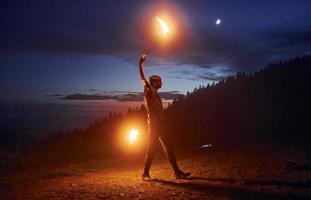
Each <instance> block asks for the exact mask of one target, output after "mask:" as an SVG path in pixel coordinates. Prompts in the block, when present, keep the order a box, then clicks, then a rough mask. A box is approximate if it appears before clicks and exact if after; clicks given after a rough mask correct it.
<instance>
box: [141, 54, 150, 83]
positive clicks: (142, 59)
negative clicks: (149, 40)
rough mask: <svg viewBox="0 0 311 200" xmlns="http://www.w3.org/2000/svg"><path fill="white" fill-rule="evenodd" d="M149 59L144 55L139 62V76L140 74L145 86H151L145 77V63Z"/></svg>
mask: <svg viewBox="0 0 311 200" xmlns="http://www.w3.org/2000/svg"><path fill="white" fill-rule="evenodd" d="M146 59H147V56H146V55H142V56H141V57H140V60H139V74H140V81H141V83H142V84H143V85H144V86H147V85H149V83H148V81H147V79H146V77H145V72H144V62H145V60H146Z"/></svg>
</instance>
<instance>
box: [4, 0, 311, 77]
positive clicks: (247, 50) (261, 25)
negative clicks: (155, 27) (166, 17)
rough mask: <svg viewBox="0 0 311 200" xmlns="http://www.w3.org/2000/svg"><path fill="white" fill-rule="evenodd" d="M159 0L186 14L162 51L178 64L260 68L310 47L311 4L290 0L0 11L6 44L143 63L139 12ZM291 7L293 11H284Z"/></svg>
mask: <svg viewBox="0 0 311 200" xmlns="http://www.w3.org/2000/svg"><path fill="white" fill-rule="evenodd" d="M157 2H160V3H159V4H169V5H175V7H176V8H180V9H181V10H182V11H183V12H184V13H183V14H184V16H185V18H186V19H187V20H186V21H185V23H187V24H185V27H183V29H182V31H183V33H181V34H183V35H184V38H183V40H182V41H180V43H176V44H174V47H172V48H170V49H168V50H167V51H165V52H164V53H163V55H161V53H160V52H155V56H160V57H163V58H170V60H174V62H176V63H177V64H193V65H197V66H199V67H201V68H207V69H210V68H214V67H215V66H218V65H226V66H228V67H229V68H230V69H231V71H254V70H255V69H257V68H258V67H263V66H264V65H265V64H267V63H268V62H270V61H273V60H274V59H276V58H277V59H280V58H284V57H288V56H296V55H300V54H305V53H310V45H309V44H310V42H311V39H310V35H311V34H310V33H311V30H310V27H311V24H310V19H311V17H310V14H308V13H306V12H305V10H307V9H306V8H305V9H303V7H311V6H310V3H308V1H300V2H299V3H296V4H295V3H293V1H289V0H288V1H277V2H274V3H271V4H269V3H267V2H264V3H260V4H258V2H257V1H253V3H256V5H258V6H259V5H260V7H259V8H258V9H257V8H256V7H252V6H250V5H249V6H247V5H245V1H236V2H235V3H234V4H233V3H228V2H225V1H220V2H217V1H196V2H193V1H191V2H192V3H189V1H169V2H172V3H167V2H168V1H139V0H134V1H39V0H37V1H34V0H32V1H27V2H25V1H5V2H4V4H3V5H4V6H2V7H1V14H0V17H1V19H0V20H1V33H0V35H1V40H0V51H1V52H2V53H7V52H15V53H16V52H21V51H35V52H43V53H53V54H86V55H93V54H114V55H117V56H118V55H119V56H120V55H129V56H130V57H129V58H130V59H129V60H128V61H129V62H137V61H136V57H135V58H133V57H131V55H135V56H136V55H137V54H139V53H140V52H142V49H144V48H146V46H148V45H146V44H145V41H143V40H144V39H145V38H144V37H142V35H141V28H142V27H141V25H142V24H144V22H143V21H140V18H139V17H142V16H145V17H146V16H147V14H146V13H147V11H148V9H150V8H151V9H152V8H153V7H154V5H155V4H157ZM293 5H295V6H296V7H294V8H291V7H293ZM211 8H212V9H211ZM204 9H206V11H205V12H204ZM209 9H210V10H209ZM259 9H261V10H259ZM274 9H279V10H280V11H278V12H277V11H275V12H273V10H274ZM291 9H292V10H293V11H291ZM257 10H259V11H260V12H259V11H257ZM300 10H301V12H299V11H300ZM217 11H219V12H218V13H217ZM290 12H291V13H290ZM216 13H217V14H219V15H223V16H224V17H225V20H223V24H222V25H221V26H220V27H216V26H214V24H213V23H214V17H215V14H216ZM252 13H254V14H253V15H252ZM287 13H290V14H291V15H292V16H288V15H286V16H284V17H283V15H285V14H287ZM226 17H227V18H226ZM230 17H231V18H232V19H230ZM251 17H252V18H253V19H247V18H251ZM267 18H268V19H269V18H270V20H267ZM292 19H295V23H296V24H295V23H294V24H293V20H292ZM139 23H141V24H139ZM143 28H144V27H143ZM145 28H146V27H145ZM181 34H180V35H181ZM164 54H165V55H164ZM206 73H207V74H206V75H204V77H206V78H210V79H211V80H213V79H215V80H217V79H218V78H217V76H219V75H215V76H214V75H213V74H208V73H210V72H206Z"/></svg>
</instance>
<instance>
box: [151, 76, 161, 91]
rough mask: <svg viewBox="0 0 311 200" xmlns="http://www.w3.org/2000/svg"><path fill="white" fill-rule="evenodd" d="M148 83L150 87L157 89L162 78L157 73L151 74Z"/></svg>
mask: <svg viewBox="0 0 311 200" xmlns="http://www.w3.org/2000/svg"><path fill="white" fill-rule="evenodd" d="M149 81H150V84H151V86H152V87H154V88H156V89H159V88H161V87H162V80H161V77H160V76H158V75H152V76H150V78H149Z"/></svg>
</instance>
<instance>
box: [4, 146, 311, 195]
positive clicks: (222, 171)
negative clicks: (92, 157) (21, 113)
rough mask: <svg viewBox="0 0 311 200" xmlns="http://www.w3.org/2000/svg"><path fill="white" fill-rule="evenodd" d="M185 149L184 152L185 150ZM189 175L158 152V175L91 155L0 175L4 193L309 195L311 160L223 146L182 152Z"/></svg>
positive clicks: (130, 163)
mask: <svg viewBox="0 0 311 200" xmlns="http://www.w3.org/2000/svg"><path fill="white" fill-rule="evenodd" d="M181 155H182V156H181ZM179 158H180V159H179V160H180V161H179V163H180V166H181V168H182V169H184V170H186V171H191V172H192V174H193V175H192V176H191V177H190V178H189V179H185V180H177V179H174V177H173V175H172V171H171V169H170V167H169V165H168V163H167V161H166V160H165V159H164V158H163V157H161V156H158V157H157V159H156V161H155V163H154V165H153V167H152V171H151V175H152V177H153V179H152V180H151V181H142V180H141V174H142V168H143V162H142V160H140V161H138V162H137V161H129V160H127V161H124V162H123V163H122V164H120V163H121V162H119V161H113V162H112V161H111V162H109V163H108V162H106V161H89V162H87V163H76V164H70V165H64V166H57V167H45V168H38V169H32V170H27V171H21V172H16V173H14V175H13V176H12V175H11V176H8V177H3V178H2V179H1V190H0V192H1V199H310V198H311V171H310V169H311V167H310V166H311V165H310V163H308V161H307V160H306V159H303V158H300V157H297V156H296V155H288V154H286V155H285V154H284V155H282V154H272V153H269V152H261V153H250V152H248V151H244V152H239V153H236V152H232V151H221V152H220V151H219V150H218V149H217V148H214V149H213V148H211V149H205V150H191V151H190V152H188V153H184V152H182V153H179Z"/></svg>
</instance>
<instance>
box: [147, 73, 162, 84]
mask: <svg viewBox="0 0 311 200" xmlns="http://www.w3.org/2000/svg"><path fill="white" fill-rule="evenodd" d="M159 79H160V80H161V77H160V76H158V75H152V76H150V78H149V81H150V84H152V83H153V82H154V81H156V80H159Z"/></svg>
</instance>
